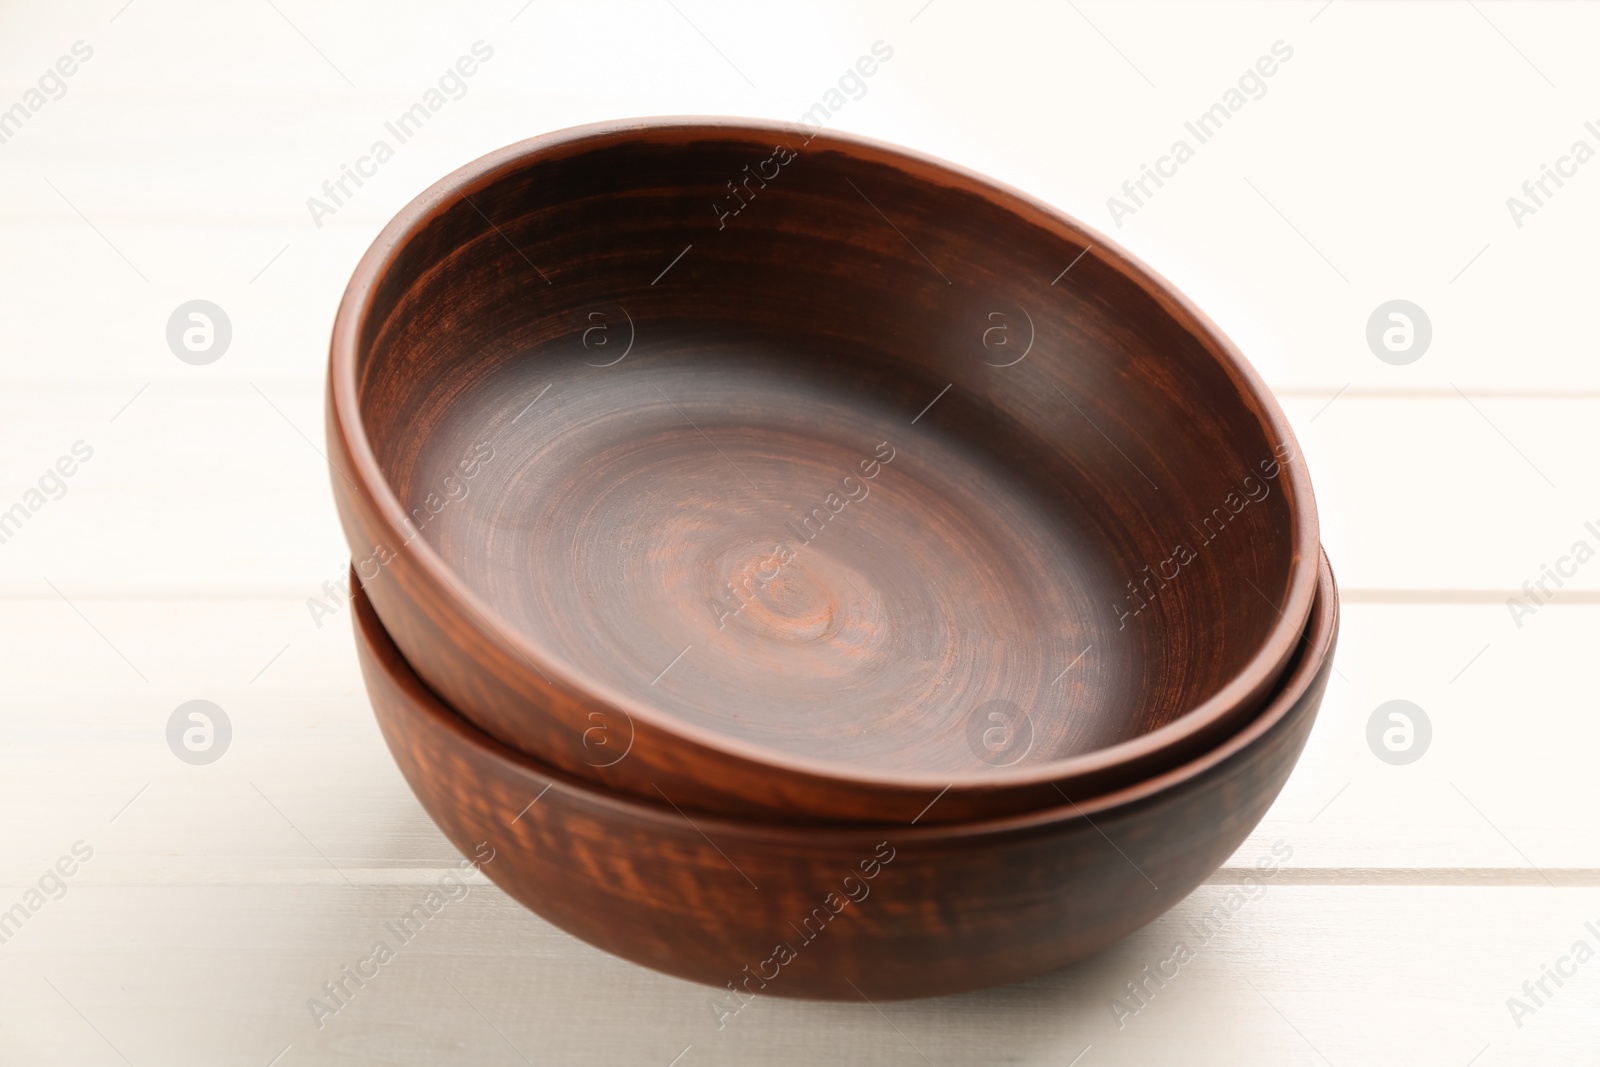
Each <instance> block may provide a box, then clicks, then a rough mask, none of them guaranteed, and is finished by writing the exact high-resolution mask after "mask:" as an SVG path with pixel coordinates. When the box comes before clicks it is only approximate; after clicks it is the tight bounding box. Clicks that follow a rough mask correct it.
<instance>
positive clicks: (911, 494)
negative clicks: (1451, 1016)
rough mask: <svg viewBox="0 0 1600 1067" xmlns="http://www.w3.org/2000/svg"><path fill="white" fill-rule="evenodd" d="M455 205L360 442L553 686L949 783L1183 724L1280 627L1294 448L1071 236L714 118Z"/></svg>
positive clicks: (1174, 311) (413, 244)
mask: <svg viewBox="0 0 1600 1067" xmlns="http://www.w3.org/2000/svg"><path fill="white" fill-rule="evenodd" d="M460 192H462V193H464V194H465V195H464V196H450V197H447V198H446V199H444V200H442V201H441V202H440V203H439V205H437V206H436V208H435V209H434V210H433V212H432V214H431V216H430V217H429V218H428V220H427V221H426V223H425V224H424V225H423V226H422V228H421V230H420V231H419V232H418V233H416V234H415V235H414V236H413V237H412V238H411V239H409V240H408V241H407V242H406V244H405V245H404V247H403V248H401V249H400V251H399V252H398V253H397V255H396V257H395V259H394V261H393V263H392V264H391V265H390V267H389V270H388V272H387V274H386V275H385V277H384V280H383V281H382V283H381V284H380V286H379V289H378V291H377V294H376V296H375V298H374V300H373V302H372V305H371V310H370V312H369V314H368V315H367V316H366V318H365V320H364V324H363V332H362V335H361V338H360V355H359V357H358V360H359V362H358V380H359V386H358V395H359V405H360V411H361V421H362V426H363V430H364V433H365V434H366V436H367V439H368V442H369V444H370V445H371V448H372V450H373V453H374V455H375V456H376V458H377V461H378V464H379V466H380V467H381V469H382V471H383V474H384V477H385V479H386V480H387V483H388V486H389V487H390V488H391V489H392V491H393V492H394V494H395V495H396V497H397V498H398V500H399V502H400V504H401V506H402V507H403V508H405V509H406V510H407V511H408V512H409V514H410V519H411V524H412V526H413V527H414V528H415V531H416V534H417V536H420V537H421V538H422V539H423V540H424V541H425V542H426V544H427V545H428V546H429V547H430V548H431V549H432V550H433V551H434V552H435V553H437V555H438V557H439V558H440V559H441V560H442V561H443V562H444V564H445V565H446V566H447V567H448V568H450V569H451V570H452V571H453V572H454V575H455V577H456V579H458V580H459V581H460V583H462V585H463V586H465V587H466V588H467V589H470V590H471V591H472V593H473V594H475V595H476V596H477V597H478V598H480V599H481V600H482V601H483V602H484V603H486V604H487V605H488V607H489V608H490V609H491V610H492V612H493V613H494V614H495V615H496V616H497V617H498V620H499V623H500V625H502V626H503V627H504V628H505V629H506V630H508V631H513V632H516V633H517V634H519V635H520V636H521V637H523V638H525V639H526V640H527V641H529V642H530V643H531V646H532V647H534V648H536V649H539V650H540V651H541V653H542V655H543V657H544V658H545V660H546V663H547V664H548V663H553V664H559V665H560V666H561V668H562V669H563V670H565V671H568V672H570V673H571V674H573V675H576V676H578V677H581V678H586V679H591V680H593V681H594V682H595V683H596V684H597V686H598V687H599V688H600V690H601V691H606V690H609V691H611V692H614V693H620V694H624V695H625V696H627V697H629V698H631V699H633V700H635V701H637V702H641V703H643V704H645V705H647V706H650V707H652V708H654V709H657V710H658V711H659V712H660V713H662V714H664V715H668V716H672V717H674V718H676V719H679V720H681V721H683V722H686V723H692V724H695V725H696V726H698V727H701V728H703V729H706V730H710V731H713V732H715V733H718V734H722V735H726V736H728V737H731V738H737V739H740V740H742V741H746V742H754V743H756V744H759V745H762V746H765V747H768V748H770V749H773V750H776V751H780V752H786V753H791V754H794V755H800V756H805V757H808V758H812V759H820V760H825V761H830V762H834V763H837V764H841V765H846V766H851V767H857V768H872V769H880V770H909V769H915V770H918V771H943V770H950V771H956V770H971V769H972V768H973V767H974V765H975V763H976V762H977V761H982V762H986V763H990V764H992V765H1017V764H1036V763H1044V762H1048V761H1052V760H1057V759H1062V758H1065V757H1068V756H1073V755H1078V754H1082V753H1086V752H1089V751H1093V750H1096V749H1100V748H1104V747H1106V746H1108V745H1112V744H1116V743H1118V742H1121V741H1126V740H1130V739H1133V738H1136V737H1139V736H1140V735H1143V734H1145V733H1147V732H1149V731H1151V730H1154V729H1157V728H1160V727H1162V726H1165V725H1167V724H1169V723H1172V722H1174V721H1175V720H1177V719H1178V718H1179V717H1181V716H1183V715H1184V714H1185V713H1187V712H1189V711H1190V710H1191V709H1194V708H1196V707H1197V706H1199V705H1201V704H1202V703H1204V702H1205V701H1207V700H1208V699H1211V698H1213V697H1215V696H1216V695H1217V694H1218V693H1219V692H1222V691H1224V688H1225V687H1226V686H1228V685H1229V684H1230V682H1235V681H1236V680H1237V679H1238V677H1239V676H1240V675H1241V673H1242V672H1245V671H1246V670H1247V669H1248V668H1250V667H1251V665H1252V664H1253V663H1256V662H1257V661H1258V659H1259V657H1260V655H1261V654H1262V649H1263V646H1264V644H1265V643H1266V642H1267V641H1268V639H1269V637H1270V636H1271V635H1272V634H1273V633H1274V630H1275V628H1276V627H1280V626H1282V625H1284V620H1283V619H1282V617H1281V616H1280V615H1279V613H1278V606H1283V605H1285V604H1286V602H1287V600H1288V599H1289V592H1290V589H1291V586H1292V585H1293V583H1294V581H1295V571H1296V566H1295V565H1296V555H1295V536H1296V529H1295V506H1296V505H1295V504H1294V503H1293V502H1291V500H1290V499H1289V494H1288V493H1287V492H1286V489H1287V488H1288V481H1289V479H1288V476H1287V472H1288V467H1287V460H1288V458H1289V457H1290V456H1292V442H1290V441H1288V440H1281V439H1275V438H1276V437H1277V434H1276V433H1275V432H1274V431H1273V430H1272V429H1271V428H1270V426H1271V423H1272V419H1271V417H1270V416H1269V415H1267V414H1264V413H1263V406H1262V405H1263V402H1262V400H1261V398H1260V397H1259V396H1257V395H1255V394H1254V393H1253V392H1252V391H1251V388H1250V387H1248V386H1247V383H1246V382H1245V379H1243V378H1241V377H1240V374H1239V372H1238V371H1237V370H1236V369H1234V368H1232V367H1231V365H1229V364H1228V363H1227V361H1226V359H1225V358H1224V357H1223V356H1222V353H1223V351H1224V346H1225V342H1223V341H1222V340H1221V339H1220V338H1218V337H1216V336H1215V334H1214V333H1212V332H1209V328H1208V327H1207V326H1206V325H1205V324H1203V323H1202V322H1200V321H1198V320H1197V318H1196V317H1195V316H1193V315H1192V314H1191V313H1189V312H1188V311H1187V310H1186V309H1185V306H1184V305H1182V304H1181V302H1178V301H1175V300H1174V299H1173V298H1171V297H1170V296H1168V295H1167V294H1166V293H1165V292H1164V291H1163V290H1162V289H1161V287H1160V286H1159V284H1158V283H1156V282H1154V281H1152V280H1151V279H1150V278H1148V277H1147V276H1146V275H1144V274H1142V273H1141V272H1140V270H1139V268H1137V267H1136V266H1135V265H1132V264H1130V263H1129V262H1127V261H1126V260H1124V259H1123V258H1121V256H1120V254H1112V253H1109V252H1106V251H1104V250H1096V249H1094V248H1088V249H1087V251H1086V247H1087V245H1088V239H1087V238H1086V237H1084V236H1083V235H1081V234H1079V233H1078V232H1077V231H1076V230H1075V229H1073V228H1072V227H1070V226H1069V225H1068V224H1066V223H1065V222H1063V221H1061V220H1060V219H1059V218H1057V217H1055V216H1052V215H1048V214H1046V213H1045V212H1043V211H1042V210H1040V209H1037V208H1035V207H1033V206H1032V205H1031V204H1029V203H1028V202H1026V201H1023V200H1021V199H1020V198H1016V197H1013V196H1011V195H1010V194H1007V193H1005V192H1003V191H999V190H996V189H994V188H992V187H989V186H986V185H984V184H983V183H981V182H979V181H977V180H975V179H971V178H968V177H967V176H965V175H962V174H960V173H957V172H953V171H948V170H945V169H943V168H940V167H937V166H936V165H934V164H931V163H929V162H926V161H923V160H920V159H918V158H915V157H909V156H899V155H896V154H894V153H892V152H890V151H888V150H883V149H877V148H873V147H870V146H864V145H862V144H860V143H856V142H851V141H844V140H836V139H831V138H826V137H820V136H819V137H817V138H815V139H814V140H812V141H810V142H807V141H806V139H805V138H804V136H803V135H799V134H795V133H785V132H783V131H781V130H759V129H754V130H752V129H746V128H740V127H731V126H730V127H712V126H685V127H676V128H675V127H656V128H650V129H644V130H637V131H632V132H631V133H628V134H625V135H611V136H597V137H591V138H574V139H572V140H571V141H569V142H566V143H563V144H559V145H556V146H554V147H551V148H548V149H547V150H545V151H543V152H541V153H539V155H538V157H537V158H535V159H532V160H526V159H508V161H507V162H506V163H505V164H504V165H503V166H501V167H499V168H498V169H497V170H495V171H494V172H492V173H490V174H489V175H487V176H484V177H482V178H480V179H478V180H476V181H474V182H473V183H472V184H471V186H470V187H468V188H465V189H462V190H460ZM1069 265H1070V268H1069ZM1268 405H1269V408H1270V402H1268ZM1309 565H1311V566H1314V565H1315V560H1314V559H1313V560H1312V561H1310V564H1309ZM1308 603H1309V600H1308ZM1302 621H1303V619H1297V620H1293V621H1292V624H1291V629H1292V631H1294V632H1298V630H1299V624H1300V622H1302Z"/></svg>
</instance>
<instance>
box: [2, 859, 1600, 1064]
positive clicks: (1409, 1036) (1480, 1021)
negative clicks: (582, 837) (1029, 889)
mask: <svg viewBox="0 0 1600 1067" xmlns="http://www.w3.org/2000/svg"><path fill="white" fill-rule="evenodd" d="M423 894H424V889H423V888H422V887H420V886H408V887H359V888H355V889H351V888H348V887H343V886H328V887H293V888H291V887H258V888H256V889H254V890H252V891H251V892H249V893H240V892H239V891H237V890H234V889H228V888H220V887H197V886H180V887H159V888H157V887H147V888H139V887H128V888H118V889H109V888H96V887H92V886H87V885H84V886H79V885H72V886H71V888H70V889H69V890H68V893H67V895H66V896H65V897H63V898H61V899H60V900H57V901H52V902H51V903H49V904H48V905H47V906H46V908H45V909H44V910H42V911H41V912H40V913H39V914H38V915H37V916H36V917H35V918H34V919H33V920H31V922H30V923H29V925H27V926H26V927H25V928H23V929H22V931H21V932H20V933H19V934H18V935H16V936H15V937H13V938H12V939H11V940H10V941H9V942H7V943H6V944H5V946H4V947H3V951H0V996H3V997H4V999H5V1002H6V1004H7V1005H8V1011H7V1012H6V1014H5V1017H4V1022H3V1023H0V1028H3V1029H0V1041H3V1042H4V1047H6V1048H7V1049H8V1050H9V1051H12V1052H13V1053H14V1056H15V1057H16V1058H17V1059H18V1061H19V1062H30V1063H32V1062H47V1061H48V1062H73V1063H83V1064H97V1063H102V1062H103V1063H108V1064H109V1063H118V1062H121V1061H120V1060H119V1059H118V1058H117V1053H120V1054H121V1055H122V1056H125V1057H126V1058H127V1060H128V1061H130V1062H133V1063H180V1062H181V1063H248V1064H258V1065H264V1064H266V1063H268V1062H269V1061H270V1060H271V1059H272V1057H274V1056H276V1055H279V1054H280V1053H282V1052H283V1050H284V1049H285V1048H288V1049H289V1051H288V1053H287V1054H286V1055H284V1057H283V1059H282V1060H281V1061H279V1062H281V1063H283V1064H291V1063H325V1064H351V1065H354V1064H376V1063H395V1062H404V1063H428V1064H482V1063H506V1064H511V1063H520V1062H523V1059H522V1057H525V1058H527V1060H528V1062H556V1063H573V1064H596V1065H598V1064H608V1065H609V1064H616V1065H628V1064H639V1063H653V1064H658V1065H665V1064H668V1063H669V1062H671V1061H672V1060H673V1057H675V1056H679V1055H682V1059H681V1060H680V1061H678V1062H679V1063H680V1064H685V1065H686V1064H723V1063H725V1064H743V1063H751V1062H762V1063H772V1064H813V1063H819V1062H848V1063H864V1064H900V1063H919V1062H922V1060H921V1059H920V1058H919V1055H918V1053H919V1052H920V1053H921V1054H922V1055H923V1056H925V1057H926V1058H927V1060H928V1061H929V1062H935V1063H996V1062H1004V1063H1019V1064H1039V1065H1055V1067H1060V1065H1062V1064H1066V1063H1069V1062H1072V1060H1073V1057H1075V1056H1079V1055H1081V1054H1083V1053H1084V1050H1085V1049H1086V1048H1089V1049H1090V1051H1089V1052H1088V1053H1087V1054H1086V1055H1083V1058H1082V1059H1081V1060H1079V1061H1078V1062H1079V1063H1080V1064H1084V1065H1087V1064H1147V1063H1152V1062H1165V1061H1167V1060H1171V1059H1180V1058H1181V1059H1182V1060H1183V1062H1186V1063H1188V1062H1194V1063H1201V1064H1230V1063H1238V1062H1241V1061H1243V1062H1251V1063H1256V1062H1271V1063H1285V1064H1307V1065H1319V1067H1325V1064H1326V1063H1335V1064H1346V1063H1447V1064H1465V1063H1467V1062H1468V1061H1473V1062H1474V1063H1476V1064H1479V1065H1485V1064H1487V1065H1490V1067H1499V1065H1508V1064H1521V1063H1532V1062H1540V1063H1573V1064H1576V1063H1585V1062H1590V1057H1591V1056H1592V1050H1593V1046H1594V1042H1595V1041H1596V1040H1597V1039H1600V1012H1596V1011H1595V1007H1596V1004H1597V1003H1600V992H1597V989H1600V987H1597V985H1596V983H1597V982H1600V972H1596V971H1595V968H1597V967H1600V963H1596V962H1595V961H1594V960H1590V961H1588V962H1587V963H1585V964H1583V965H1581V966H1580V965H1577V964H1576V963H1575V961H1574V960H1572V959H1571V958H1570V953H1571V951H1572V947H1573V945H1574V944H1575V943H1576V942H1578V941H1580V940H1582V941H1584V942H1586V943H1587V944H1588V945H1589V946H1590V948H1591V950H1592V949H1594V948H1595V947H1596V946H1597V944H1600V937H1597V936H1596V935H1595V934H1594V933H1593V932H1592V930H1591V929H1590V928H1588V927H1586V926H1585V923H1593V924H1594V925H1595V927H1596V928H1600V897H1597V896H1596V894H1595V891H1594V890H1592V889H1591V890H1577V889H1558V890H1551V889H1535V888H1495V889H1486V888H1445V887H1413V888H1390V887H1384V888H1317V887H1304V886H1294V885H1287V884H1278V883H1276V882H1274V881H1267V882H1265V883H1263V884H1262V885H1261V886H1259V887H1250V889H1249V891H1248V894H1246V893H1243V892H1240V891H1239V890H1237V889H1230V888H1228V887H1220V886H1213V887H1203V888H1201V889H1200V890H1197V891H1196V893H1195V894H1194V895H1193V896H1191V897H1190V898H1189V899H1187V900H1186V901H1184V902H1183V903H1181V904H1180V905H1179V906H1178V907H1177V908H1175V909H1174V910H1173V911H1171V912H1169V913H1168V914H1167V915H1165V916H1163V917H1162V918H1161V919H1159V920H1157V921H1156V922H1155V923H1153V924H1151V925H1150V926H1149V927H1147V928H1145V929H1144V930H1142V931H1139V932H1138V933H1136V934H1134V935H1133V936H1131V937H1129V938H1127V939H1126V940H1124V941H1122V942H1121V943H1119V944H1118V945H1116V946H1114V947H1112V948H1110V949H1108V950H1106V951H1105V952H1102V953H1100V954H1099V955H1097V956H1095V957H1092V958H1090V959H1088V960H1085V961H1082V962H1080V963H1078V964H1076V965H1073V966H1071V967H1068V968H1066V969H1064V970H1061V971H1058V972H1055V973H1053V974H1050V975H1046V976H1044V977H1041V978H1038V979H1035V980H1033V981H1030V982H1025V983H1021V984H1018V985H1013V986H1009V987H1005V988H1001V989H993V990H987V991H983V992H978V993H973V994H969V995H966V996H960V997H947V998H942V999H938V1000H930V1001H914V1002H909V1003H899V1004H895V1003H884V1004H877V1005H870V1004H866V1003H854V1004H851V1003H839V1004H819V1003H808V1002H797V1001H785V1000H782V999H779V998H763V999H759V1000H757V1001H756V1002H754V1003H752V1004H750V1005H749V1006H747V1007H746V1008H745V1009H744V1010H742V1011H741V1012H740V1013H739V1014H738V1015H737V1016H735V1017H733V1018H732V1019H731V1020H729V1021H728V1022H727V1024H726V1026H725V1027H724V1028H723V1029H721V1030H719V1029H718V1028H717V1021H716V1017H715V1015H714V1014H713V1012H712V1011H711V1010H710V1007H709V1004H710V1000H711V997H712V994H713V991H712V990H711V989H710V988H709V987H704V986H698V985H693V984H690V983H686V982H682V981H678V980H676V979H672V978H667V977H664V976H661V975H657V974H655V973H653V972H650V971H646V970H644V969H642V968H639V967H635V966H633V965H631V964H628V963H625V962H623V961H621V960H618V959H615V958H613V957H610V956H607V955H605V954H603V953H601V952H599V951H597V950H594V949H591V948H589V947H588V946H587V945H584V944H583V943H581V942H579V941H576V940H575V939H573V938H570V937H568V936H566V935H565V934H562V933H561V932H559V931H557V930H555V929H553V928H552V927H550V926H549V925H547V924H546V923H544V922H543V921H542V920H540V919H539V918H537V917H536V916H534V915H532V914H531V913H529V912H527V911H524V910H523V909H522V908H521V907H519V906H517V905H516V904H514V903H512V902H510V901H509V900H508V899H507V898H505V897H504V896H503V895H502V894H500V892H499V891H498V890H497V889H494V888H492V887H479V888H474V889H472V890H471V891H470V892H469V893H468V894H467V895H466V896H465V897H464V898H461V899H459V900H457V901H456V902H453V903H449V904H447V905H445V907H444V908H443V909H442V910H441V911H440V912H439V913H438V914H437V915H435V916H434V917H433V918H432V919H431V920H430V921H429V923H428V925H426V926H424V927H423V928H422V929H421V930H420V931H419V932H417V933H416V934H415V935H414V937H413V939H412V940H411V941H410V942H409V943H405V944H401V943H400V942H399V941H398V939H397V938H395V937H394V935H393V934H392V933H390V932H389V929H388V926H387V925H386V924H388V923H393V922H394V920H395V919H396V918H397V917H398V916H399V915H401V914H404V913H405V912H407V911H408V910H409V909H410V908H411V906H412V905H414V904H416V903H417V902H418V901H419V900H420V898H421V896H422V895H423ZM1230 894H1236V895H1233V896H1230ZM1468 931H1470V936H1463V934H1464V932H1468ZM379 940H383V941H385V942H386V944H389V945H390V947H391V949H392V950H393V959H392V960H391V961H390V962H389V963H387V964H385V965H383V966H382V967H381V968H379V969H378V971H377V975H376V976H375V977H371V978H370V980H369V981H367V982H366V983H365V984H364V985H363V986H361V987H360V988H357V987H356V986H355V985H354V983H353V982H352V983H350V984H349V985H348V986H347V989H348V990H349V993H350V995H349V996H348V997H347V998H343V999H344V1002H343V1003H342V1004H338V1003H336V1002H334V1001H332V1000H331V998H329V997H328V996H327V994H326V993H325V992H324V990H323V983H324V982H331V981H334V980H337V979H338V978H339V977H340V975H341V971H342V969H343V968H344V967H346V966H351V965H353V964H355V963H356V962H357V961H360V960H363V959H367V958H368V957H369V956H370V955H371V953H372V951H373V945H374V943H375V942H377V941H379ZM1179 943H1182V944H1184V945H1185V946H1187V948H1188V949H1189V952H1188V954H1187V962H1184V963H1181V964H1179V963H1176V962H1170V961H1173V960H1174V959H1175V949H1176V946H1177V945H1178V944H1179ZM1564 956H1565V957H1568V959H1566V960H1565V961H1563V960H1562V957H1564ZM1557 964H1560V965H1561V966H1562V968H1563V969H1564V970H1567V971H1568V972H1569V977H1568V978H1567V979H1566V980H1565V983H1564V985H1562V986H1561V987H1557V986H1555V985H1554V984H1553V983H1551V982H1550V981H1549V980H1548V979H1547V980H1546V985H1545V989H1546V991H1547V993H1548V994H1549V995H1548V996H1541V997H1540V1000H1541V1001H1542V1003H1541V1004H1540V1005H1539V1006H1538V1007H1537V1008H1536V1009H1535V1010H1534V1011H1533V1012H1532V1013H1530V1014H1525V1015H1522V1016H1521V1018H1520V1022H1521V1024H1522V1025H1521V1026H1520V1027H1519V1026H1518V1025H1517V1020H1514V1019H1513V1017H1512V1013H1511V1011H1510V1010H1509V1009H1508V1007H1507V1004H1506V1002H1507V999H1508V998H1511V997H1517V998H1518V999H1520V1000H1522V1001H1523V1002H1524V1003H1526V1004H1529V1005H1530V1006H1532V1001H1531V1000H1529V999H1527V998H1528V994H1527V993H1525V992H1524V990H1523V988H1522V984H1523V982H1525V981H1530V982H1536V981H1538V980H1539V979H1541V978H1542V977H1543V973H1542V967H1543V966H1544V965H1551V966H1554V965H1557ZM1147 967H1148V968H1150V969H1151V972H1150V973H1165V974H1166V975H1167V978H1166V979H1165V980H1163V981H1162V982H1161V984H1160V985H1159V986H1158V985H1157V983H1156V979H1154V978H1147V977H1146V974H1147V972H1146V970H1145V968H1147ZM369 970H370V968H369ZM1127 983H1134V984H1135V985H1138V984H1139V983H1143V990H1144V994H1143V1003H1140V1002H1139V1001H1135V1000H1133V999H1131V998H1130V996H1129V994H1128V991H1127V990H1128V986H1127ZM52 986H53V987H54V988H52ZM1535 992H1536V993H1537V989H1536V990H1535ZM312 998H318V999H320V1000H321V1001H322V1002H323V1003H324V1005H327V1006H329V1007H330V1008H331V1007H335V1006H337V1007H338V1008H339V1010H338V1011H337V1012H333V1013H332V1014H331V1015H330V1014H324V1013H316V1014H314V1013H313V1011H312V1010H311V1009H310V1008H309V1007H308V1005H307V1002H308V1000H310V999H312ZM1114 1003H1120V1004H1121V1008H1120V1009H1116V1008H1113V1004H1114ZM1135 1009H1136V1010H1135ZM318 1021H320V1022H321V1024H322V1025H321V1027H320V1028H319V1027H318V1025H317V1022H318ZM91 1027H92V1028H91ZM96 1031H98V1033H96ZM108 1045H109V1046H111V1047H110V1048H108V1047H107V1046H108ZM113 1049H114V1050H115V1051H113ZM686 1049H687V1050H688V1051H687V1052H685V1050H686ZM1474 1057H1477V1059H1476V1060H1474Z"/></svg>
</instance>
